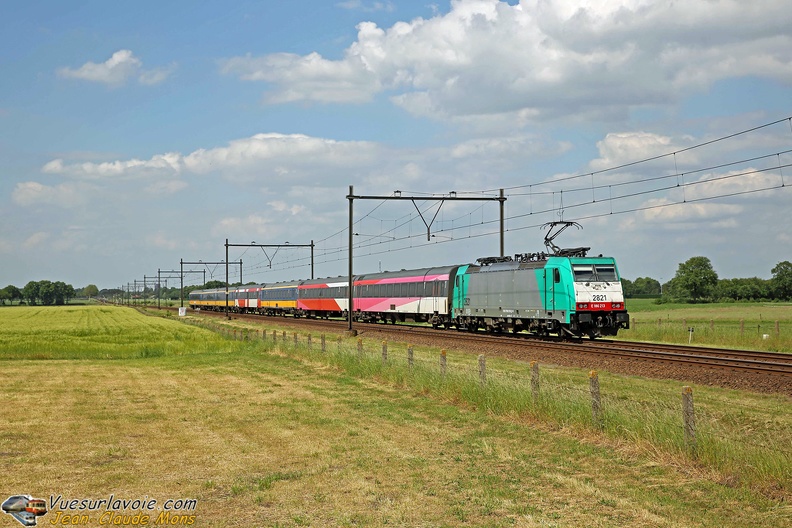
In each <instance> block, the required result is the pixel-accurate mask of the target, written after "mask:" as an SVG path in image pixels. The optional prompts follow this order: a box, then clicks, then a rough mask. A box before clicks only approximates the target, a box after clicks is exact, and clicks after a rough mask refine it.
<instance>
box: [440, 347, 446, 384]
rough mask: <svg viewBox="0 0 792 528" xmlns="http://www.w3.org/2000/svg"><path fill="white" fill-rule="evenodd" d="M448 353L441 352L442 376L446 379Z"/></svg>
mask: <svg viewBox="0 0 792 528" xmlns="http://www.w3.org/2000/svg"><path fill="white" fill-rule="evenodd" d="M446 367H447V363H446V351H445V349H443V350H441V351H440V375H441V376H442V377H443V378H445V375H446Z"/></svg>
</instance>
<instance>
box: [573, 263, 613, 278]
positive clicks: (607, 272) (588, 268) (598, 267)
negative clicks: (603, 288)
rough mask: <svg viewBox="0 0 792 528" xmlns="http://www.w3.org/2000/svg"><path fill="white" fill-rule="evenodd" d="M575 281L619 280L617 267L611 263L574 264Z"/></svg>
mask: <svg viewBox="0 0 792 528" xmlns="http://www.w3.org/2000/svg"><path fill="white" fill-rule="evenodd" d="M572 271H574V273H575V282H617V281H618V280H619V278H618V276H617V275H616V267H615V266H612V265H610V264H574V265H573V266H572Z"/></svg>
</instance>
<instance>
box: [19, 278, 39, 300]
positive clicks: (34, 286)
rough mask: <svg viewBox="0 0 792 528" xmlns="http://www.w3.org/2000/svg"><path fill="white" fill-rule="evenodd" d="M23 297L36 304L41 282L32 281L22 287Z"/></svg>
mask: <svg viewBox="0 0 792 528" xmlns="http://www.w3.org/2000/svg"><path fill="white" fill-rule="evenodd" d="M22 298H23V299H25V300H27V302H28V304H36V301H37V300H38V298H39V283H38V282H36V281H30V282H28V283H27V284H25V287H24V288H22Z"/></svg>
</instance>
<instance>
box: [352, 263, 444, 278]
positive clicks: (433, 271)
mask: <svg viewBox="0 0 792 528" xmlns="http://www.w3.org/2000/svg"><path fill="white" fill-rule="evenodd" d="M458 267H459V265H455V266H440V267H436V268H418V269H409V270H408V269H402V270H399V271H383V272H379V273H367V274H364V275H355V280H356V281H360V280H379V279H398V278H404V277H426V276H431V275H448V274H449V273H451V272H452V271H454V270H456V269H457V268H458Z"/></svg>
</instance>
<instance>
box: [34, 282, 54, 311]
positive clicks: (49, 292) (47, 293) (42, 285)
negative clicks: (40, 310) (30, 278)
mask: <svg viewBox="0 0 792 528" xmlns="http://www.w3.org/2000/svg"><path fill="white" fill-rule="evenodd" d="M38 285H39V290H38V298H39V300H40V301H41V304H43V305H45V306H49V305H51V304H55V296H56V295H57V289H56V287H55V283H53V282H52V281H48V280H41V281H39V283H38Z"/></svg>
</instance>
